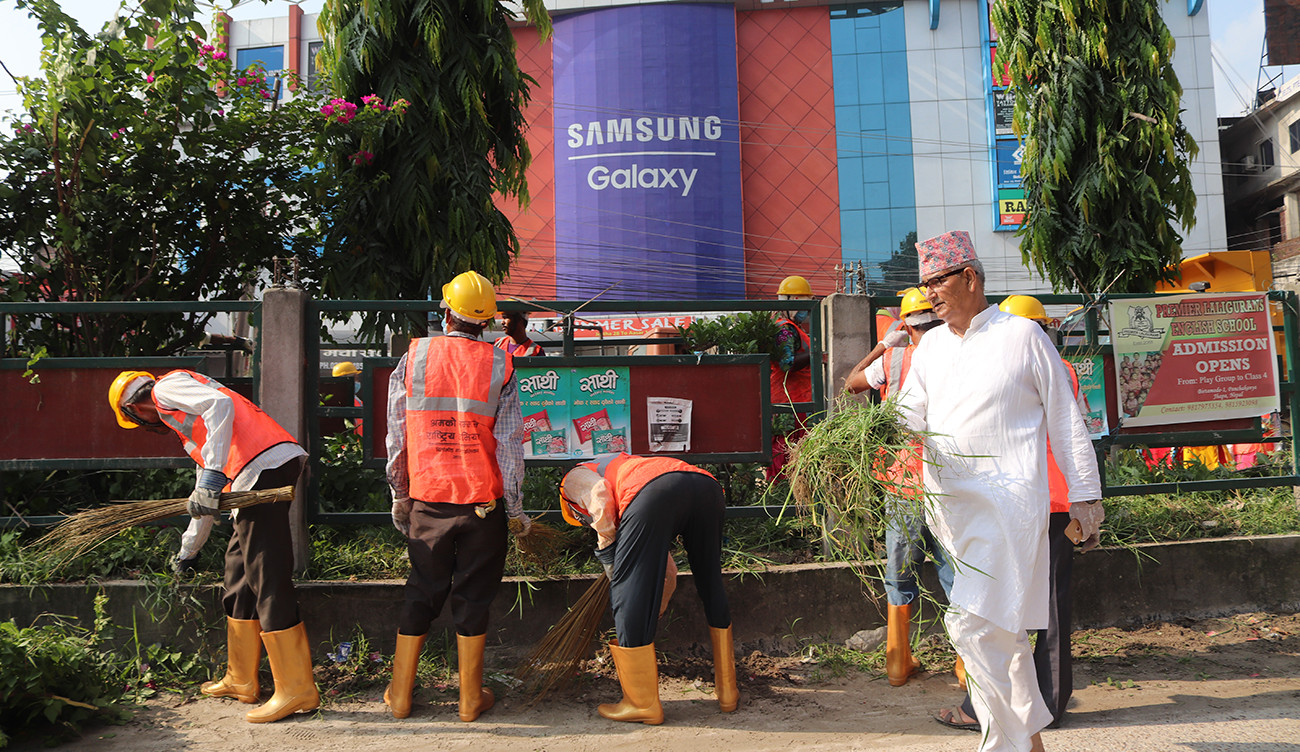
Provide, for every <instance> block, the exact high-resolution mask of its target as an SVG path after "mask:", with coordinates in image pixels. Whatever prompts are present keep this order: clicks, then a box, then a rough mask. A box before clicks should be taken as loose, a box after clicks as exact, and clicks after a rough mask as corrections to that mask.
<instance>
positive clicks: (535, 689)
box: [515, 573, 609, 704]
mask: <svg viewBox="0 0 1300 752" xmlns="http://www.w3.org/2000/svg"><path fill="white" fill-rule="evenodd" d="M607 608H609V577H607V576H606V575H605V574H604V573H602V574H601V575H600V577H598V578H597V579H596V581H595V582H593V583H591V587H588V588H587V591H586V592H584V593H583V594H582V597H581V598H579V599H578V602H577V603H575V604H573V607H572V608H570V609H569V611H568V613H566V614H565V615H564V616H563V617H562V618H561V619H560V620H559V621H558V622H556V623H555V626H553V627H551V628H550V630H549V631H547V633H546V636H545V637H543V638H542V639H541V640H540V641H539V642H538V643H537V646H536V647H534V648H533V650H532V652H531V653H529V654H528V657H527V658H525V659H524V660H523V662H522V663H520V664H519V667H518V668H517V669H515V676H516V677H518V679H519V680H520V681H521V682H523V685H524V691H526V692H529V693H535V694H534V697H533V699H532V701H531V702H530V704H533V703H537V702H540V701H541V699H542V698H543V697H545V696H546V695H547V694H549V693H551V692H552V691H554V690H557V689H560V688H562V687H565V686H567V685H568V684H569V683H570V682H572V681H573V679H574V677H575V676H576V675H577V671H578V666H579V664H581V663H582V661H583V659H584V658H586V657H587V656H588V654H590V653H591V643H592V641H593V640H595V639H596V632H597V630H599V628H600V622H601V619H603V618H604V616H605V609H607Z"/></svg>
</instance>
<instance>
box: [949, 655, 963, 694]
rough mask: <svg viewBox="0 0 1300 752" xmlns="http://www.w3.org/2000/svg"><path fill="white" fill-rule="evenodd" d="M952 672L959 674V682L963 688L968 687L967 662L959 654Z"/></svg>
mask: <svg viewBox="0 0 1300 752" xmlns="http://www.w3.org/2000/svg"><path fill="white" fill-rule="evenodd" d="M952 672H953V673H954V674H956V675H957V684H958V686H960V687H961V688H962V689H965V688H966V664H965V663H963V662H962V659H961V656H960V655H959V656H957V663H956V664H955V665H954V666H953V667H952Z"/></svg>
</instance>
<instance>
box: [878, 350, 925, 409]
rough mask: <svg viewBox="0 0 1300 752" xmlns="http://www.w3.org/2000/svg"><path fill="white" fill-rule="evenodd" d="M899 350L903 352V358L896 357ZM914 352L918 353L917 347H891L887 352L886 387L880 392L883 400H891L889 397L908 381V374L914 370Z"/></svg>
mask: <svg viewBox="0 0 1300 752" xmlns="http://www.w3.org/2000/svg"><path fill="white" fill-rule="evenodd" d="M898 350H902V351H903V357H901V358H895V357H894V353H895V352H896V351H898ZM913 352H916V345H908V346H907V347H901V348H900V347H891V348H888V349H887V350H885V356H884V357H885V385H884V387H882V388H881V390H880V397H881V399H889V395H891V394H894V393H896V392H897V391H898V390H899V388H900V387H902V386H903V382H904V381H906V380H907V372H908V371H910V370H912V353H913Z"/></svg>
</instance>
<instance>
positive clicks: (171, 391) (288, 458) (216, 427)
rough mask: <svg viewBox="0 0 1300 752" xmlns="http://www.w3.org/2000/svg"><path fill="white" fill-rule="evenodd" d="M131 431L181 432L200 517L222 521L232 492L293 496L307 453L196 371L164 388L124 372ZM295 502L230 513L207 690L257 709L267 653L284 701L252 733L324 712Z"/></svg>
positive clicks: (113, 392)
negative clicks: (305, 618) (222, 652)
mask: <svg viewBox="0 0 1300 752" xmlns="http://www.w3.org/2000/svg"><path fill="white" fill-rule="evenodd" d="M108 402H109V405H111V406H112V408H113V412H114V413H115V414H116V415H117V422H118V425H120V426H122V427H123V428H136V427H137V426H144V427H145V428H146V429H147V430H150V431H154V432H157V433H165V432H166V431H167V430H168V429H171V430H172V431H175V432H176V435H177V436H179V437H180V439H181V441H182V442H184V445H185V451H186V452H188V453H189V455H190V457H192V458H193V459H194V461H195V462H196V463H198V465H199V467H200V468H201V469H200V470H199V477H198V481H197V483H196V484H195V487H194V492H193V493H191V494H190V501H189V512H190V516H191V517H195V518H198V517H215V516H216V515H217V513H218V511H219V509H218V507H219V503H218V502H219V501H220V497H221V492H222V490H223V489H229V490H231V491H250V490H258V489H265V488H279V487H281V486H292V485H295V484H296V483H297V482H298V476H299V475H300V474H301V473H302V468H303V465H304V463H305V458H306V455H307V452H306V451H304V450H303V448H302V447H301V446H299V444H298V442H297V441H295V440H294V438H293V437H292V436H290V435H289V432H288V431H286V430H284V429H283V428H281V427H280V425H279V424H278V423H276V422H275V421H274V420H272V419H271V418H270V417H269V416H268V415H267V414H266V413H264V412H262V410H261V408H259V407H258V406H257V405H254V404H253V403H252V402H249V401H248V400H247V399H245V398H244V397H242V396H240V395H239V394H237V393H235V392H233V391H231V390H230V389H228V388H226V387H224V386H222V385H221V384H220V383H218V382H216V381H214V380H212V379H210V378H208V377H207V376H204V375H202V374H199V373H194V372H193V371H172V372H171V373H168V374H165V375H164V376H163V377H162V378H160V379H157V380H155V379H154V377H153V376H152V375H151V374H149V373H145V372H144V371H123V372H122V373H120V374H118V377H117V378H116V379H114V381H113V385H112V386H111V387H109V390H108ZM289 505H290V502H288V501H277V502H274V503H271V504H258V505H256V506H251V507H245V508H244V509H239V510H235V511H234V512H232V513H231V515H230V516H231V519H232V521H233V523H234V532H233V533H232V534H231V536H230V544H229V545H228V546H227V547H226V573H225V594H224V595H223V596H222V599H221V605H222V608H223V609H224V610H225V612H226V641H227V645H226V652H227V665H226V675H225V676H224V677H223V678H222V679H220V680H219V681H215V682H206V683H205V684H203V685H202V686H201V687H200V690H201V691H202V692H203V694H205V695H209V696H211V697H234V698H236V699H238V700H239V701H240V702H246V703H255V702H257V700H258V694H259V690H260V688H259V687H258V679H257V671H258V665H259V664H260V663H261V662H262V646H263V645H265V646H266V656H267V658H268V659H270V662H271V676H272V678H273V679H274V680H275V694H274V695H272V696H271V699H270V700H269V701H267V703H266V704H265V705H263V706H262V707H260V708H257V709H256V710H251V711H249V712H248V713H247V714H245V716H244V717H245V718H246V719H247V720H248V721H249V722H251V723H267V722H269V721H278V720H280V719H281V718H284V717H285V716H287V715H290V714H292V713H295V712H297V711H299V710H315V709H316V708H317V707H318V706H319V705H320V694H319V693H318V692H317V691H316V681H315V679H313V678H312V673H311V652H310V649H309V648H310V646H309V643H308V642H307V630H306V628H305V627H303V624H302V619H301V618H299V615H298V596H297V595H296V594H295V593H294V589H293V545H292V541H291V539H290V533H289Z"/></svg>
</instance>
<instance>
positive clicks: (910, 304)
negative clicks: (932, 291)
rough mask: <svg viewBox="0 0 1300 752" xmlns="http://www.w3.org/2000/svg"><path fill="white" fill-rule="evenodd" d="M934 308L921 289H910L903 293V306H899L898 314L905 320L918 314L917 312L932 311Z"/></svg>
mask: <svg viewBox="0 0 1300 752" xmlns="http://www.w3.org/2000/svg"><path fill="white" fill-rule="evenodd" d="M932 310H934V306H932V305H930V300H929V299H928V298H926V297H925V293H923V292H921V288H919V287H909V288H907V289H906V290H904V291H903V304H902V305H901V306H899V308H898V312H899V314H900V315H902V316H903V317H904V318H906V317H907V316H910V315H912V314H913V313H916V312H917V311H932Z"/></svg>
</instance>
